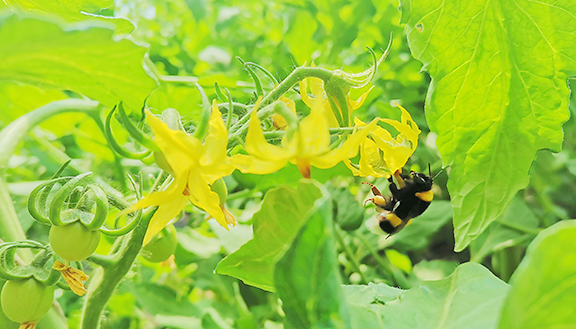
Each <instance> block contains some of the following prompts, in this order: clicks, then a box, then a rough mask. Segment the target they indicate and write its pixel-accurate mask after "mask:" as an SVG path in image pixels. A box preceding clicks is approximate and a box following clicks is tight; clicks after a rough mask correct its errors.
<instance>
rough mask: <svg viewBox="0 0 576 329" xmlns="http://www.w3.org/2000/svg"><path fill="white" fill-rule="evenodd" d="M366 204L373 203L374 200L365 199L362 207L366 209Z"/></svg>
mask: <svg viewBox="0 0 576 329" xmlns="http://www.w3.org/2000/svg"><path fill="white" fill-rule="evenodd" d="M368 202H372V203H374V198H370V199H366V201H364V207H366V204H367V203H368Z"/></svg>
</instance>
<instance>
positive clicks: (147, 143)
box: [118, 102, 158, 151]
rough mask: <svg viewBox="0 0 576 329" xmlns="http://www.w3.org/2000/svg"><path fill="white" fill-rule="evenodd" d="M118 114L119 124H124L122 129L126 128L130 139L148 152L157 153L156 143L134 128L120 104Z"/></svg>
mask: <svg viewBox="0 0 576 329" xmlns="http://www.w3.org/2000/svg"><path fill="white" fill-rule="evenodd" d="M118 113H119V114H120V122H122V124H124V128H126V130H127V131H128V133H129V134H130V136H132V138H134V139H135V140H137V141H138V143H140V144H142V145H143V146H144V147H146V148H148V149H149V150H152V151H158V146H156V143H154V141H153V140H152V138H150V136H148V135H147V134H145V133H144V132H143V131H142V130H141V129H140V128H138V127H136V126H135V125H134V124H133V123H132V121H130V118H128V115H127V114H126V111H125V110H124V105H123V104H122V102H120V103H119V104H118Z"/></svg>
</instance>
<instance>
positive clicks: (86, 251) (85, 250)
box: [48, 221, 100, 261]
mask: <svg viewBox="0 0 576 329" xmlns="http://www.w3.org/2000/svg"><path fill="white" fill-rule="evenodd" d="M48 239H49V241H50V246H52V250H54V252H55V253H56V255H58V256H60V257H62V258H64V259H66V260H70V261H81V260H84V259H86V258H88V256H90V255H92V254H93V253H94V250H96V247H98V243H99V242H100V231H90V230H89V229H88V228H86V226H84V225H83V224H82V223H80V222H79V221H76V222H74V223H72V224H68V225H64V226H52V228H50V234H49V235H48Z"/></svg>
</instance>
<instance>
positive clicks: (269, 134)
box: [264, 127, 364, 143]
mask: <svg viewBox="0 0 576 329" xmlns="http://www.w3.org/2000/svg"><path fill="white" fill-rule="evenodd" d="M354 129H356V130H361V129H364V127H356V128H354V127H340V128H330V129H329V130H330V135H334V134H340V133H344V132H352V131H354ZM285 134H286V132H285V131H284V130H276V131H265V132H264V137H265V138H266V139H279V138H282V137H284V135H285ZM338 143H340V142H338Z"/></svg>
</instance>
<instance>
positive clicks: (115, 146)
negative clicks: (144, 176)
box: [104, 106, 150, 160]
mask: <svg viewBox="0 0 576 329" xmlns="http://www.w3.org/2000/svg"><path fill="white" fill-rule="evenodd" d="M114 111H116V106H114V108H112V110H111V111H110V113H108V116H106V125H105V129H104V137H105V138H106V141H107V142H108V144H109V145H110V148H111V149H112V150H113V151H114V152H116V153H118V154H119V155H121V156H123V157H125V158H128V159H136V160H139V159H143V158H145V157H147V156H148V155H150V151H146V152H142V153H134V152H131V151H128V150H126V149H125V148H123V147H122V146H120V144H118V142H117V141H116V138H114V135H113V134H112V128H111V127H110V122H111V119H112V115H113V114H114Z"/></svg>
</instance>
